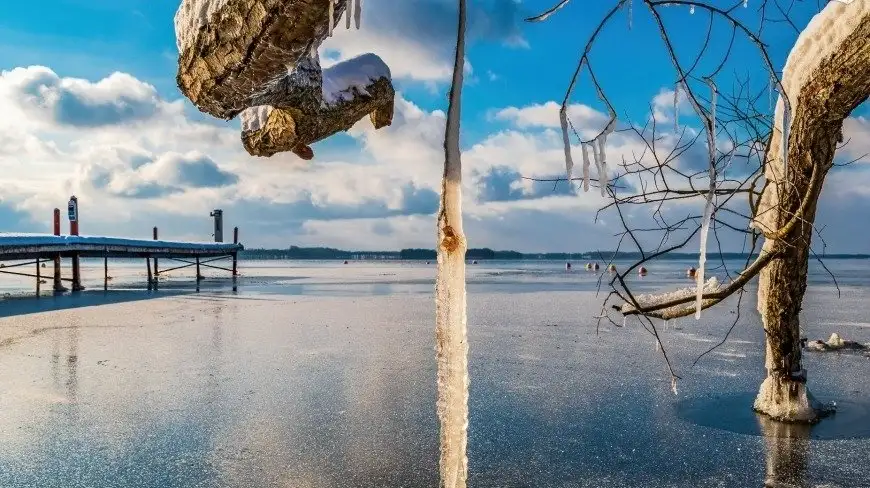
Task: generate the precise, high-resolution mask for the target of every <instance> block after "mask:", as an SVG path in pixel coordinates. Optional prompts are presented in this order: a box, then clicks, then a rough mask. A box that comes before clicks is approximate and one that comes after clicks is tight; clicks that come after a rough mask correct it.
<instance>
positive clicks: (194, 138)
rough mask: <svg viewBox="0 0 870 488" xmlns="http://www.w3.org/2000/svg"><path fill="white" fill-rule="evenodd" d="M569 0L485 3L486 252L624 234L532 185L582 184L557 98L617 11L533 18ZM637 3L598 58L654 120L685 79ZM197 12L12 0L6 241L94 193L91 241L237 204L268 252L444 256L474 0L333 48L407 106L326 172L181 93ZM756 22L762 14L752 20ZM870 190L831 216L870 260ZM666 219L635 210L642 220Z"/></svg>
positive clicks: (339, 152) (174, 226)
mask: <svg viewBox="0 0 870 488" xmlns="http://www.w3.org/2000/svg"><path fill="white" fill-rule="evenodd" d="M551 2H552V0H545V1H541V0H525V1H522V2H520V1H516V0H481V1H470V2H469V6H470V9H471V13H470V18H469V32H470V40H471V45H470V48H469V51H468V55H467V62H468V64H469V65H470V67H471V68H470V73H469V74H468V77H467V81H468V84H467V85H466V87H465V92H464V100H463V103H464V105H463V110H464V112H463V146H464V148H463V149H464V151H465V173H466V174H465V178H466V183H465V186H466V190H465V193H466V196H465V200H466V202H465V212H466V215H467V223H466V232H467V233H468V236H469V241H470V245H472V246H475V247H477V246H488V247H494V248H499V249H508V248H514V249H520V250H525V251H541V250H564V251H586V250H592V249H597V248H612V247H614V246H615V244H616V239H615V237H614V233H616V232H618V230H619V226H618V225H616V224H617V222H616V221H615V220H614V219H613V218H612V216H608V215H604V216H603V217H602V218H601V219H599V220H598V221H597V222H596V221H595V219H594V217H595V210H596V209H597V208H598V207H600V206H601V204H602V203H603V200H602V199H601V198H599V197H597V195H596V194H595V192H590V193H586V194H584V193H579V194H578V193H577V192H573V191H569V190H568V188H567V186H563V187H562V188H559V187H557V188H556V190H555V191H553V188H552V186H551V185H549V184H546V185H545V184H536V183H533V182H529V181H525V182H524V181H523V180H521V176H557V175H561V174H563V172H564V162H563V160H562V158H561V147H560V144H559V142H560V136H559V134H558V130H557V129H558V113H557V110H556V109H554V107H555V105H554V104H553V102H554V101H555V102H556V103H559V102H561V99H562V97H563V96H564V92H565V89H566V86H567V83H568V80H569V77H570V75H571V73H572V71H573V69H574V66H575V65H576V62H577V59H578V55H579V52H580V50H581V47H582V46H583V45H584V44H585V42H586V39H587V38H588V35H589V34H590V32H591V31H592V29H593V28H594V27H595V25H596V24H597V22H598V20H599V19H600V18H601V16H602V15H603V13H604V12H605V11H606V10H608V9H609V8H610V7H611V6H612V5H613V4H614V3H615V0H614V1H609V0H608V1H604V0H594V1H592V0H574V2H572V4H571V5H569V6H568V7H566V8H564V9H563V10H562V11H560V12H559V13H558V14H557V15H554V16H553V17H551V18H550V19H549V20H548V21H547V22H545V23H539V24H529V23H524V22H522V19H523V18H524V17H527V16H529V15H532V14H535V13H538V12H540V11H543V10H544V9H546V8H547V7H549V6H550V5H551ZM635 3H637V4H638V5H636V6H635V9H634V10H635V12H634V14H633V16H632V24H633V25H632V29H631V30H629V29H628V28H627V24H628V22H627V20H628V19H627V16H626V13H625V12H619V13H618V14H617V17H616V18H615V19H614V20H613V21H612V23H611V24H610V25H609V26H608V27H607V28H606V29H605V30H604V32H603V33H602V36H601V38H600V39H599V41H598V43H597V44H596V47H595V49H594V51H593V52H592V55H591V56H592V60H593V63H594V68H595V70H596V71H595V72H596V75H597V76H598V77H599V78H600V79H601V81H602V83H603V85H604V86H605V89H606V90H607V95H608V97H609V98H610V99H611V100H612V102H613V103H614V105H615V106H616V107H618V111H619V116H620V119H621V120H622V121H631V122H634V123H638V121H643V120H645V119H646V118H648V117H649V116H650V113H651V112H652V111H654V110H656V109H661V110H662V111H666V110H667V109H669V107H666V106H665V105H666V104H663V103H662V100H664V99H666V98H667V97H659V98H658V99H657V98H656V96H657V95H659V94H660V93H661V92H662V91H667V90H670V89H672V84H673V80H674V79H675V75H674V73H673V71H672V69H671V68H670V66H669V64H668V63H667V58H666V57H665V55H666V52H665V50H664V49H663V46H662V43H661V41H660V39H659V37H658V33H657V28H656V26H655V24H654V23H653V22H652V19H651V17H650V15H649V14H648V13H647V12H646V11H644V10H643V9H642V8H640V6H639V3H640V2H639V1H635ZM712 3H715V4H724V3H728V4H731V3H732V2H721V1H718V0H713V1H712ZM752 3H753V0H750V6H751V4H752ZM805 3H807V4H809V3H814V2H805ZM178 4H179V2H178V1H176V0H172V1H168V0H125V1H123V2H119V1H117V0H111V1H110V0H45V1H42V2H3V3H2V5H0V70H2V72H3V74H2V76H0V109H3V112H4V113H6V114H8V115H7V116H5V119H4V120H3V121H2V122H0V130H2V131H4V132H5V136H6V137H5V138H4V137H3V136H0V168H2V170H3V171H2V174H4V178H3V180H0V230H4V231H46V230H48V226H47V224H48V221H49V217H50V215H51V213H50V212H51V208H53V207H55V206H62V205H64V203H65V201H66V198H67V197H68V196H69V193H71V192H75V193H76V194H77V195H78V196H79V198H80V200H81V201H82V213H83V218H84V221H83V223H82V227H83V232H87V233H92V234H98V233H108V234H121V235H128V236H146V234H147V233H148V229H150V227H151V226H152V225H159V226H161V228H162V229H163V230H162V231H161V235H163V236H166V237H167V238H179V239H203V238H207V236H208V233H209V221H208V211H209V210H210V209H211V208H216V207H220V208H223V209H224V211H225V216H226V219H227V220H228V224H229V225H239V226H240V227H241V228H242V234H243V236H244V237H245V239H244V241H245V242H246V243H247V244H248V245H249V246H270V247H287V246H290V245H291V244H293V245H329V246H337V247H344V248H354V249H394V248H401V247H408V246H414V247H418V246H419V247H432V243H433V242H434V217H433V215H432V214H433V213H434V211H435V209H436V207H437V193H436V192H437V189H438V178H439V174H440V169H439V167H440V164H441V158H442V156H441V151H442V149H441V131H443V112H442V111H443V110H444V109H445V108H446V89H447V88H448V86H447V83H446V82H447V78H448V76H449V68H450V66H451V65H452V59H451V57H452V49H453V44H452V42H453V39H454V36H455V27H454V25H453V23H454V19H455V6H454V4H455V2H453V1H449V0H408V1H407V2H402V3H396V2H395V1H390V0H365V4H364V5H365V6H364V12H363V29H362V30H360V31H356V30H352V31H345V30H344V29H343V28H342V29H340V30H339V32H338V34H337V35H336V37H334V38H332V39H329V40H328V41H327V42H326V43H325V45H324V46H322V48H321V56H323V57H324V58H325V59H326V60H327V61H335V60H340V59H345V58H347V57H349V56H353V55H355V54H359V53H362V52H374V53H376V54H378V55H380V56H381V57H382V58H383V59H384V60H385V61H386V62H387V63H388V64H389V65H390V67H391V70H392V72H393V75H394V78H395V85H396V87H397V89H398V91H399V92H400V94H401V96H400V98H399V99H398V101H397V110H396V118H395V120H394V123H393V126H391V127H390V128H388V129H383V130H381V131H374V130H373V129H372V128H371V127H370V126H365V125H364V124H363V123H361V124H358V126H355V127H354V129H352V130H351V131H350V132H349V133H348V134H340V135H337V136H335V137H333V138H331V139H330V140H328V141H325V142H322V143H319V144H318V145H316V146H315V151H316V155H317V157H316V158H315V160H314V161H311V162H304V161H301V160H299V159H297V158H296V157H295V156H293V155H287V154H284V155H279V156H276V157H274V158H271V159H268V160H267V159H260V158H253V157H250V156H247V155H246V154H245V153H244V152H243V151H242V149H241V145H240V144H239V140H238V137H239V135H238V127H239V123H238V121H230V122H222V121H217V120H213V119H210V118H209V117H207V116H204V115H202V114H199V113H198V112H197V111H196V110H195V109H194V108H193V107H192V106H191V105H190V104H189V103H188V102H187V101H186V100H184V99H183V97H182V96H181V94H180V93H179V91H178V89H177V87H176V85H175V71H176V57H177V49H176V45H175V34H174V27H173V17H174V15H175V11H176V9H177V7H178ZM813 7H814V6H811V5H802V6H800V7H799V8H798V10H796V11H795V12H794V13H793V19H794V21H795V24H796V25H797V26H799V27H800V26H803V25H805V24H806V23H807V22H808V20H809V18H810V17H811V16H812V15H813V13H814V11H813ZM664 15H665V20H666V22H667V23H668V25H669V27H671V31H672V32H673V33H674V38H673V39H674V43H675V46H676V49H677V52H678V54H679V55H681V56H685V57H691V56H692V55H693V53H695V52H697V49H698V48H699V47H700V45H701V43H702V40H703V36H704V34H705V32H706V29H707V20H706V17H704V16H702V15H700V14H699V13H696V14H695V15H691V14H689V13H688V11H687V9H685V8H674V7H672V8H670V9H668V11H667V12H664ZM738 15H741V16H742V17H741V18H744V19H745V20H746V21H747V22H749V23H750V24H751V23H752V22H757V20H755V19H757V12H756V11H754V10H753V9H752V8H749V9H746V10H743V9H741V11H739V12H738ZM722 27H723V26H721V25H714V30H713V37H712V39H713V42H712V47H711V49H710V53H709V55H708V56H706V57H705V58H703V59H702V62H701V67H702V68H707V69H709V67H711V66H714V65H716V64H717V63H718V62H719V59H721V56H720V54H722V53H724V49H725V46H727V40H728V32H727V31H726V30H725V29H723V28H722ZM796 36H797V34H796V32H795V31H794V30H791V29H788V28H785V27H777V28H772V29H770V30H769V31H767V32H766V34H765V41H766V42H768V43H769V45H770V52H771V56H772V58H773V61H774V64H775V65H776V66H780V67H781V66H782V65H783V64H784V61H785V58H786V56H787V54H788V51H789V49H790V47H791V45H792V44H793V43H794V40H795V38H796ZM760 66H761V65H760V62H759V59H758V56H757V53H756V51H755V49H754V48H753V47H752V46H751V45H749V44H748V43H741V42H738V43H737V44H736V45H735V47H734V52H733V56H732V61H731V62H729V64H728V66H727V68H728V69H726V70H723V74H721V75H720V76H719V77H718V78H717V82H718V83H719V84H720V86H726V85H727V84H730V83H733V80H734V79H735V77H736V76H739V75H747V76H751V77H752V79H753V82H754V87H755V88H756V89H758V90H764V88H765V86H766V81H765V80H766V76H765V74H764V71H763V70H762V69H761V67H760ZM38 67H39V68H38ZM572 103H575V104H577V107H575V108H576V111H572V114H576V118H575V122H576V123H577V125H578V126H579V129H580V130H588V131H595V130H600V127H597V126H596V124H600V123H601V117H602V116H603V114H602V111H603V106H602V105H601V103H600V102H599V101H598V100H597V99H596V97H595V93H594V91H593V90H592V89H591V85H590V84H589V81H588V78H586V77H583V78H581V82H580V86H579V88H578V91H577V92H576V93H575V94H574V96H573V97H572ZM867 116H868V110H867V109H866V104H865V106H862V107H861V108H859V110H857V111H856V112H855V113H854V114H853V116H852V118H851V119H850V120H848V121H847V127H846V133H847V136H848V137H849V138H850V139H851V142H850V145H849V146H847V148H846V149H844V150H843V151H841V153H842V154H841V155H840V156H839V157H841V158H844V159H848V158H851V157H857V156H860V155H861V154H863V152H867V150H870V122H868V120H867ZM664 117H665V118H667V115H665V116H664ZM680 117H681V119H682V120H683V121H684V123H685V124H687V126H688V127H690V128H692V124H695V123H696V121H695V120H693V118H692V116H691V113H690V112H686V113H682V111H681V115H680ZM694 129H695V130H696V127H695V128H694ZM613 145H614V149H613V150H614V151H616V154H622V155H625V154H631V152H632V150H636V149H637V148H636V147H634V146H632V142H631V141H628V140H624V138H619V137H615V138H614V142H613ZM690 157H691V155H690ZM699 157H700V156H699ZM575 158H578V159H579V156H576V155H575ZM685 164H687V165H689V166H697V165H698V164H701V165H703V164H705V163H704V162H703V161H702V160H700V161H687V162H686V163H685ZM865 173H866V174H865ZM865 180H868V182H870V173H868V172H866V171H865V170H864V168H863V166H861V163H858V164H856V165H853V166H852V167H849V168H846V169H843V170H840V171H838V172H835V173H833V174H832V175H831V176H830V177H829V179H828V183H827V185H826V191H825V194H824V195H823V202H822V205H821V208H820V210H819V224H820V225H819V227H820V228H821V227H824V228H825V231H824V233H825V235H826V239H827V250H828V251H835V252H867V251H870V247H868V246H867V245H866V244H865V243H864V242H863V241H861V242H859V241H855V240H854V239H849V238H848V236H850V235H853V234H851V233H850V227H851V225H850V223H851V219H852V217H855V218H858V215H857V212H856V211H855V209H856V207H855V206H854V203H855V202H856V201H860V202H863V200H860V199H870V191H866V190H864V186H867V185H864V184H863V183H864V181H865ZM563 185H564V184H563ZM831 186H834V188H835V190H830V189H829V188H830V187H831ZM868 187H870V186H868ZM865 193H866V195H865ZM867 203H870V202H867ZM687 205H694V206H695V207H698V208H692V209H688V208H686V207H681V206H677V207H675V208H674V209H673V211H674V212H677V213H680V212H682V213H683V214H686V213H692V212H694V213H698V212H699V211H700V205H701V204H700V202H692V203H690V204H687ZM857 208H861V207H857ZM863 208H866V206H864V207H863ZM649 213H650V212H649V211H645V212H642V211H638V212H637V214H636V215H634V216H633V217H634V218H637V219H639V221H641V222H642V219H645V218H646V219H648V218H649ZM851 213H855V214H856V215H854V216H853V215H851ZM742 242H743V241H742V237H740V236H734V237H733V238H730V239H725V245H726V247H728V248H729V249H731V250H739V249H740V248H741V246H742Z"/></svg>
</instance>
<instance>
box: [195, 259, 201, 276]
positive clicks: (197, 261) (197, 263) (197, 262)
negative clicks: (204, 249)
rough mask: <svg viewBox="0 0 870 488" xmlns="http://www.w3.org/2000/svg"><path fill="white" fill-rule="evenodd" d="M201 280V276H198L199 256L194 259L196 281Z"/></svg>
mask: <svg viewBox="0 0 870 488" xmlns="http://www.w3.org/2000/svg"><path fill="white" fill-rule="evenodd" d="M201 279H202V275H201V274H199V256H197V257H196V281H199V280H201Z"/></svg>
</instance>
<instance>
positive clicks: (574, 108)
mask: <svg viewBox="0 0 870 488" xmlns="http://www.w3.org/2000/svg"><path fill="white" fill-rule="evenodd" d="M560 109H561V105H560V104H558V103H556V102H553V101H550V102H546V103H538V104H533V105H527V106H525V107H506V108H503V109H500V110H498V111H496V112H495V113H494V114H492V118H493V119H494V120H500V121H506V122H509V123H511V124H513V125H514V126H516V127H518V128H520V129H530V128H556V127H561V125H560V123H559V110H560ZM568 117H569V118H570V119H571V122H572V124H573V125H574V126H575V128H578V127H579V128H581V129H583V130H585V131H589V133H590V136H594V135H595V134H597V133H598V132H600V131H601V130H602V129H603V128H604V126H605V125H606V124H607V121H608V120H610V118H609V117H608V116H607V114H605V113H603V112H600V111H598V110H595V109H594V108H592V107H590V106H588V105H583V104H579V103H577V104H572V105H569V106H568ZM584 137H586V136H585V135H584Z"/></svg>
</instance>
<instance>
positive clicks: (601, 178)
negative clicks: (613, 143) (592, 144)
mask: <svg viewBox="0 0 870 488" xmlns="http://www.w3.org/2000/svg"><path fill="white" fill-rule="evenodd" d="M596 141H598V152H599V156H598V185H599V186H600V187H601V196H602V197H603V196H606V195H607V159H606V156H605V153H604V145H605V144H606V143H607V132H606V131H605V132H604V133H602V134H601V135H600V136H598V138H597V139H596Z"/></svg>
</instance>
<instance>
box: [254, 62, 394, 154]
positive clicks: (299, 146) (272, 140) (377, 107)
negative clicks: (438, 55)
mask: <svg viewBox="0 0 870 488" xmlns="http://www.w3.org/2000/svg"><path fill="white" fill-rule="evenodd" d="M318 75H319V73H318ZM318 79H319V80H320V85H321V86H322V90H321V86H317V88H316V91H317V93H316V95H317V96H316V98H311V99H310V100H304V99H301V98H302V97H297V98H299V100H298V103H296V106H295V107H293V108H276V107H272V106H258V107H252V108H249V109H247V110H245V111H244V112H242V114H241V119H242V142H243V144H244V146H245V149H246V150H247V151H248V152H249V153H250V154H252V155H255V156H271V155H273V154H275V153H278V152H283V151H293V152H294V153H296V154H297V155H299V156H300V157H302V158H303V159H310V156H311V155H312V152H311V149H310V148H309V147H308V146H309V145H310V144H313V143H315V142H317V141H320V140H322V139H324V138H326V137H329V136H331V135H333V134H335V133H337V132H339V131H345V130H348V129H350V128H351V127H352V126H353V125H354V124H355V123H356V122H357V121H358V120H360V119H361V118H363V117H365V116H366V115H368V116H370V117H371V121H372V124H373V125H374V126H375V128H376V129H380V128H382V127H385V126H388V125H390V124H391V123H392V119H393V102H394V98H395V91H394V89H393V86H392V83H391V82H390V70H389V68H388V67H387V65H386V64H385V63H384V62H383V61H382V60H381V59H380V58H379V57H377V56H375V55H374V54H363V55H361V56H358V57H356V58H353V59H349V60H347V61H344V62H342V63H338V64H336V65H335V66H332V67H329V68H327V69H325V70H324V71H323V73H322V78H320V77H318ZM298 86H303V83H302V82H300V83H299V84H298ZM296 93H297V96H298V94H299V93H302V92H296ZM288 96H291V95H288Z"/></svg>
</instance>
